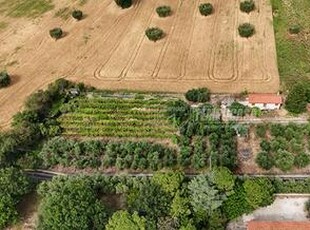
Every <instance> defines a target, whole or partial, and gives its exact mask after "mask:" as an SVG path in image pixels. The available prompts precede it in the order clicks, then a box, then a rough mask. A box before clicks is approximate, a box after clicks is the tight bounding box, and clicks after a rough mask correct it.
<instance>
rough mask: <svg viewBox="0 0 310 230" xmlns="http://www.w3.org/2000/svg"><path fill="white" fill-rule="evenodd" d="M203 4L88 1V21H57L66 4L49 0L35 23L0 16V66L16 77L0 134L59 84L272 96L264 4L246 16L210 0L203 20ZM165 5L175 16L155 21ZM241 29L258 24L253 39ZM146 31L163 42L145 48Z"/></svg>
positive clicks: (4, 95) (4, 98)
mask: <svg viewBox="0 0 310 230" xmlns="http://www.w3.org/2000/svg"><path fill="white" fill-rule="evenodd" d="M69 2H70V1H69ZM202 2H204V1H200V0H191V1H187V0H137V1H136V2H135V4H134V6H133V7H131V8H130V9H127V10H121V9H119V8H117V7H116V5H115V3H114V1H112V0H89V1H87V3H86V4H85V5H83V6H80V7H79V8H80V9H82V10H83V12H84V13H85V14H86V17H85V19H83V20H82V21H80V22H75V21H74V20H73V19H72V18H70V17H69V18H68V19H65V20H64V19H61V18H59V17H55V12H57V10H59V9H62V8H63V7H65V6H68V1H64V0H58V1H56V0H54V4H55V8H54V10H52V11H49V12H47V13H46V14H44V15H43V16H42V17H40V18H36V19H33V20H26V19H24V18H18V19H11V18H8V17H4V16H3V15H2V16H0V19H1V18H4V19H6V20H7V21H9V22H10V24H9V26H8V27H7V28H5V29H2V30H0V67H5V68H6V69H7V70H8V72H9V73H10V74H11V75H12V77H13V84H12V85H11V86H10V87H8V88H6V89H1V90H0V105H1V107H0V129H1V128H5V127H8V124H9V121H10V119H11V117H12V115H13V114H15V113H16V112H17V111H18V110H19V109H20V107H21V106H22V103H23V101H24V100H25V98H26V96H28V95H29V94H31V93H32V92H34V91H36V90H38V89H40V88H44V87H45V86H46V85H47V84H48V83H50V82H52V81H54V80H55V79H57V78H59V77H66V78H68V79H71V80H76V81H83V82H85V83H88V84H91V85H93V86H96V87H101V88H108V89H133V90H143V91H146V90H151V91H169V92H184V91H186V90H188V89H190V88H194V87H203V86H204V87H208V88H210V89H211V90H212V91H213V92H228V93H236V92H240V91H242V90H245V89H247V90H248V91H256V92H276V91H277V90H278V88H279V76H278V70H277V63H276V62H277V61H276V50H275V41H274V40H275V39H274V32H273V24H272V9H271V5H270V3H269V0H255V2H256V6H257V7H256V10H255V11H254V12H252V13H251V14H249V15H248V14H245V13H241V12H240V10H239V0H229V1H227V0H210V1H209V2H211V3H212V4H213V5H214V8H215V13H214V14H212V15H211V16H208V17H203V16H201V15H200V14H199V11H198V6H199V4H200V3H202ZM71 4H72V1H71ZM164 4H165V5H170V6H171V7H172V9H173V15H172V16H171V17H168V18H159V17H158V16H157V14H156V12H155V9H156V7H157V6H159V5H164ZM69 6H70V5H69ZM71 7H72V5H71ZM243 22H250V23H252V24H254V25H255V27H256V34H255V36H253V37H252V38H250V39H245V38H240V37H239V36H238V31H237V27H238V25H239V24H240V23H243ZM55 26H60V27H62V29H63V30H64V31H65V33H66V35H65V37H64V38H62V39H60V40H58V41H57V42H55V41H54V40H53V39H51V38H50V37H49V35H48V31H49V29H51V28H53V27H55ZM151 26H158V27H160V28H162V29H163V30H164V31H165V33H166V36H165V37H164V39H162V40H160V41H157V42H156V43H154V42H151V41H149V40H148V39H147V38H146V37H145V35H144V31H145V29H146V28H147V27H151Z"/></svg>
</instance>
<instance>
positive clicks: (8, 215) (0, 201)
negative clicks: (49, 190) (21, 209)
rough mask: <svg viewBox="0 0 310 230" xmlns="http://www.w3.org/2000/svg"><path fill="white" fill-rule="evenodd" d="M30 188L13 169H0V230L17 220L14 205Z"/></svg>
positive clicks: (27, 181) (25, 180)
mask: <svg viewBox="0 0 310 230" xmlns="http://www.w3.org/2000/svg"><path fill="white" fill-rule="evenodd" d="M30 188H31V185H30V182H29V180H28V179H27V178H26V177H25V176H24V175H23V174H22V172H21V171H20V170H18V169H15V168H12V167H10V168H2V169H0V229H3V228H4V227H6V226H7V225H8V224H11V223H15V222H16V221H17V219H18V213H17V210H16V205H17V204H18V203H19V202H20V201H21V199H22V196H23V195H25V194H26V193H28V192H29V190H30Z"/></svg>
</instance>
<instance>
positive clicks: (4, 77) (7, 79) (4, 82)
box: [0, 71, 11, 88]
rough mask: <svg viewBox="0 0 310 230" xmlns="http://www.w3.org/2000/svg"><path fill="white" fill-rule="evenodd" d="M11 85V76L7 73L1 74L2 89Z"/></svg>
mask: <svg viewBox="0 0 310 230" xmlns="http://www.w3.org/2000/svg"><path fill="white" fill-rule="evenodd" d="M10 83H11V77H10V75H9V74H8V73H7V72H6V71H2V72H0V88H3V87H7V86H8V85H9V84H10Z"/></svg>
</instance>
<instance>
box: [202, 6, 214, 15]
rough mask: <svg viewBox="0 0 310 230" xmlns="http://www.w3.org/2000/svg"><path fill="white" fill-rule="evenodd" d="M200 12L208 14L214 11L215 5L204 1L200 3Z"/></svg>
mask: <svg viewBox="0 0 310 230" xmlns="http://www.w3.org/2000/svg"><path fill="white" fill-rule="evenodd" d="M199 12H200V14H201V15H203V16H208V15H210V14H212V12H213V6H212V4H211V3H202V4H200V5H199Z"/></svg>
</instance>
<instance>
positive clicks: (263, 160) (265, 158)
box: [255, 151, 274, 170]
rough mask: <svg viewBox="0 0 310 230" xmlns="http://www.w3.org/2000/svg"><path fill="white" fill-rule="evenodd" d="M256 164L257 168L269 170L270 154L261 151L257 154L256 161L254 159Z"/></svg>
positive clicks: (270, 165)
mask: <svg viewBox="0 0 310 230" xmlns="http://www.w3.org/2000/svg"><path fill="white" fill-rule="evenodd" d="M255 162H256V164H258V165H259V167H261V168H263V169H266V170H269V169H271V168H272V167H273V164H274V162H273V157H272V156H271V154H270V153H268V152H266V151H261V152H259V153H258V155H257V157H256V159H255Z"/></svg>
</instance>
